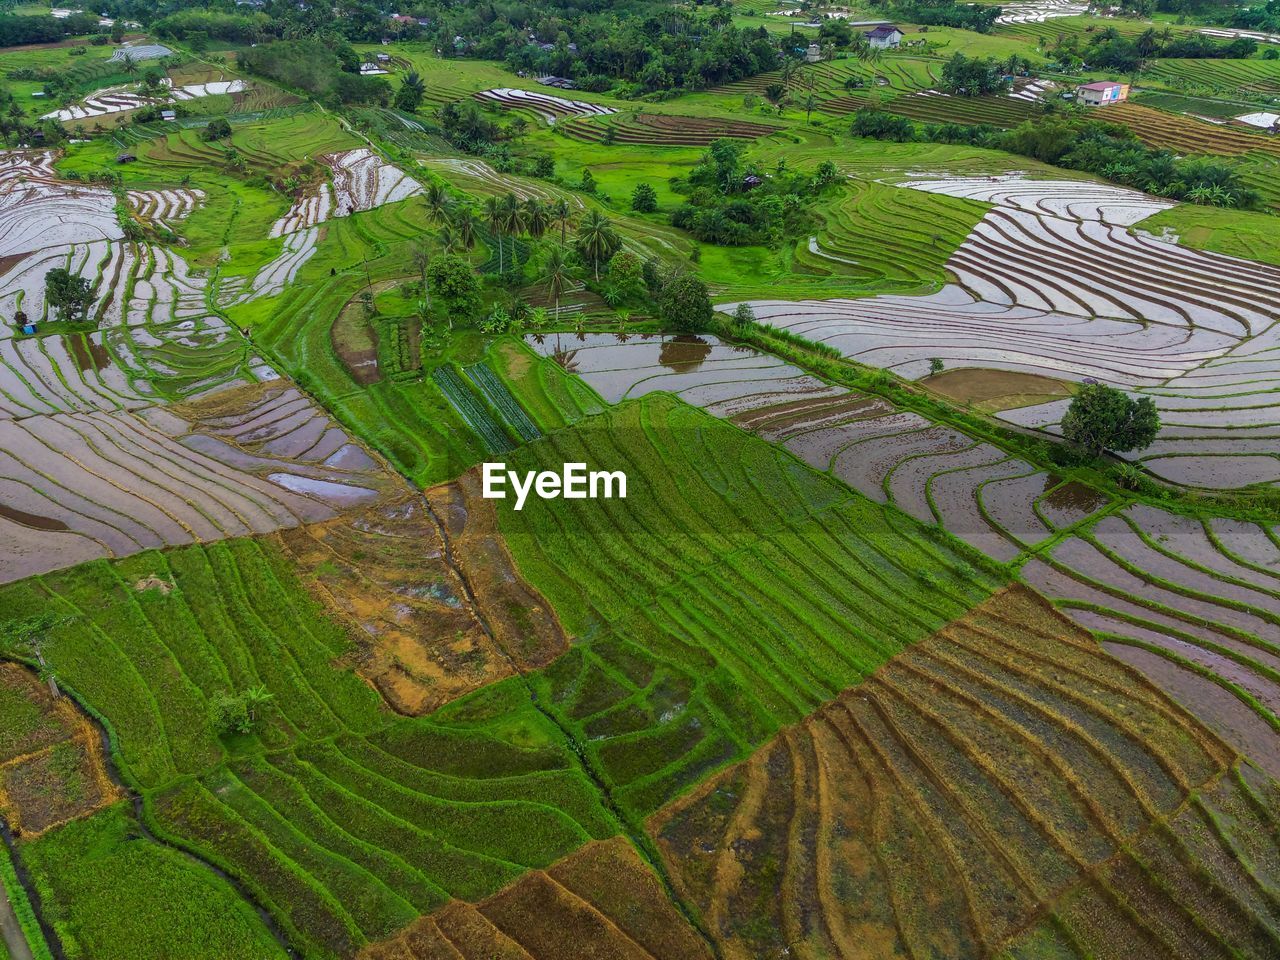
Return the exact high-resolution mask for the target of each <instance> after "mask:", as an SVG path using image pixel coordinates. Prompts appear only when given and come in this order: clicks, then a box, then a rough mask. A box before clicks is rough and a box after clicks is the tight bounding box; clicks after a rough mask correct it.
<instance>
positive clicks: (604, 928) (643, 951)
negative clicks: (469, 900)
mask: <svg viewBox="0 0 1280 960" xmlns="http://www.w3.org/2000/svg"><path fill="white" fill-rule="evenodd" d="M460 956H461V957H468V956H489V957H521V958H531V960H592V958H595V957H600V956H609V957H621V958H627V960H632V958H634V960H710V957H711V953H710V951H709V950H708V948H707V945H706V943H705V942H704V941H703V940H702V939H701V938H700V937H699V936H698V935H697V934H696V933H695V932H694V931H693V929H692V928H691V927H690V926H689V925H688V924H687V923H686V922H685V921H684V918H683V917H682V916H681V915H680V914H679V913H678V912H677V911H676V909H675V907H674V906H673V904H672V902H671V900H670V899H669V898H668V896H667V893H666V891H665V890H663V889H662V887H661V885H660V884H659V883H658V881H657V879H656V878H655V877H654V875H653V874H652V873H651V872H650V870H649V869H648V868H647V867H646V866H645V865H644V864H643V863H642V862H641V861H640V859H639V858H638V857H637V856H636V853H635V851H634V850H633V849H632V848H631V846H630V845H628V844H627V842H626V841H625V840H622V839H620V838H616V839H613V840H609V841H606V842H603V843H591V844H588V845H587V846H585V847H583V848H582V849H581V850H580V851H578V852H577V853H574V854H572V855H570V856H568V857H566V858H565V859H564V860H561V861H560V862H558V863H556V864H554V865H553V866H551V867H549V868H548V869H546V870H538V871H533V872H530V873H527V874H525V875H524V876H523V877H521V878H520V879H519V880H517V881H516V882H515V883H513V884H512V885H511V886H510V887H507V888H506V889H505V890H503V891H501V892H500V893H498V894H495V895H494V896H493V897H491V898H489V899H488V900H486V901H484V902H483V903H480V904H477V905H475V906H472V905H470V904H466V903H462V902H460V901H454V902H452V903H450V904H449V905H448V906H446V907H445V908H444V909H442V910H440V911H438V912H436V913H434V914H432V915H431V916H429V917H424V918H423V919H422V920H420V921H418V922H417V923H415V924H414V925H413V926H412V927H410V928H409V929H408V930H406V931H405V932H404V933H403V934H401V935H400V936H399V937H397V938H395V939H394V940H392V941H389V942H387V943H382V944H376V945H374V946H372V947H369V948H368V949H366V950H364V951H363V952H362V953H361V954H360V960H453V958H456V957H460Z"/></svg>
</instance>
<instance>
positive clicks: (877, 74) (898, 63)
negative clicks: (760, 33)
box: [711, 57, 942, 109]
mask: <svg viewBox="0 0 1280 960" xmlns="http://www.w3.org/2000/svg"><path fill="white" fill-rule="evenodd" d="M850 80H856V81H860V82H861V83H862V84H863V85H865V86H866V87H867V88H868V89H884V90H885V91H887V92H893V93H914V92H916V91H918V90H928V89H930V88H932V87H936V86H938V85H939V84H940V83H941V82H942V64H941V62H940V61H930V60H916V59H911V58H906V57H893V58H891V59H885V60H880V61H877V62H875V63H869V62H865V61H862V60H857V59H853V58H850V59H845V60H832V61H827V62H823V63H814V64H807V65H805V66H803V67H801V68H800V69H799V70H797V71H796V72H795V74H794V75H793V77H792V79H791V82H790V87H789V90H790V92H791V93H792V94H800V95H803V94H806V93H808V92H809V91H812V92H813V93H814V94H816V95H818V96H820V97H822V98H823V99H824V101H826V100H827V98H839V97H841V96H843V95H845V93H846V90H847V87H846V85H847V84H848V82H849V81H850ZM781 82H782V73H781V72H780V71H774V72H770V73H762V74H760V75H759V76H756V77H751V78H749V79H747V80H738V81H736V82H734V83H728V84H724V85H723V86H719V87H714V88H712V90H711V92H712V93H720V94H728V95H730V96H737V97H741V96H743V95H745V94H754V95H756V96H763V95H764V91H765V90H766V89H768V87H769V86H770V85H771V84H774V83H781ZM824 109H825V107H824Z"/></svg>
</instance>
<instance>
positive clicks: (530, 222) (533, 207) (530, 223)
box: [524, 197, 551, 240]
mask: <svg viewBox="0 0 1280 960" xmlns="http://www.w3.org/2000/svg"><path fill="white" fill-rule="evenodd" d="M524 222H525V228H526V229H527V230H528V231H529V236H531V237H533V238H534V239H535V240H537V239H539V238H540V237H541V236H542V235H543V234H544V233H546V232H547V227H549V226H550V225H551V214H550V213H549V212H548V211H547V205H546V204H545V203H543V202H542V201H541V200H539V199H538V198H537V197H530V198H529V199H528V200H526V201H525V202H524Z"/></svg>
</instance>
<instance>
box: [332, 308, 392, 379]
mask: <svg viewBox="0 0 1280 960" xmlns="http://www.w3.org/2000/svg"><path fill="white" fill-rule="evenodd" d="M329 337H330V339H331V340H332V341H333V349H334V351H335V352H336V353H337V354H338V359H339V360H341V361H342V365H343V366H344V367H346V368H347V373H349V374H351V377H352V379H353V380H355V382H356V383H358V384H360V385H361V386H365V385H366V384H370V383H377V382H378V381H379V380H381V379H382V374H381V373H380V372H379V370H378V339H377V335H376V334H375V333H374V331H373V323H372V322H371V321H370V319H369V317H368V315H367V314H366V312H365V308H364V304H362V303H360V302H359V301H357V300H351V301H350V302H349V303H347V305H346V306H345V307H343V308H342V312H341V313H339V314H338V319H336V320H334V321H333V326H332V327H331V328H330V330H329Z"/></svg>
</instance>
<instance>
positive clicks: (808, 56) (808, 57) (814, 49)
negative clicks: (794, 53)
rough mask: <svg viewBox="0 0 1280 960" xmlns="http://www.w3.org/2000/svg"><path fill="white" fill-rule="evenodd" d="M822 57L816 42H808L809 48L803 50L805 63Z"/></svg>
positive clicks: (813, 61) (820, 49)
mask: <svg viewBox="0 0 1280 960" xmlns="http://www.w3.org/2000/svg"><path fill="white" fill-rule="evenodd" d="M821 59H822V48H821V47H820V46H818V45H817V44H816V43H811V44H809V49H808V50H806V51H805V52H804V62H805V63H817V62H818V61H819V60H821Z"/></svg>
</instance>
